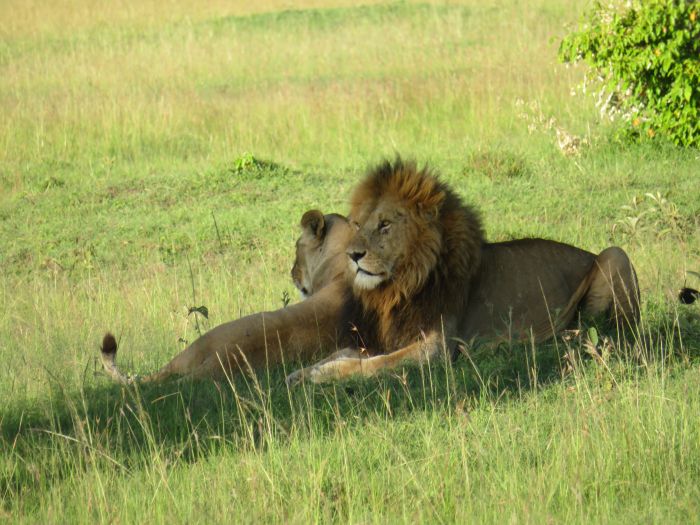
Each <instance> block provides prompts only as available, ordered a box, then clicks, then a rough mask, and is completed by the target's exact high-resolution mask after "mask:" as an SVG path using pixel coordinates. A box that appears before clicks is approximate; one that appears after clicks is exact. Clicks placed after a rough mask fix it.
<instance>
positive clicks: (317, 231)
mask: <svg viewBox="0 0 700 525" xmlns="http://www.w3.org/2000/svg"><path fill="white" fill-rule="evenodd" d="M301 227H302V229H304V230H306V231H307V232H309V233H310V234H311V235H313V236H314V237H316V238H317V239H321V238H322V237H323V236H324V235H325V233H326V231H325V230H326V223H325V220H324V219H323V213H321V212H320V211H318V210H309V211H307V212H306V213H305V214H304V215H303V216H302V218H301Z"/></svg>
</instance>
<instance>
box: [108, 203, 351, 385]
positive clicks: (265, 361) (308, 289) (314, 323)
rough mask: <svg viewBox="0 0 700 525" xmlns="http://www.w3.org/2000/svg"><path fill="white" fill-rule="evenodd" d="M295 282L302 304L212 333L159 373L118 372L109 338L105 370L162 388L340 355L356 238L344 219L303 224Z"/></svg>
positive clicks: (307, 217) (309, 215)
mask: <svg viewBox="0 0 700 525" xmlns="http://www.w3.org/2000/svg"><path fill="white" fill-rule="evenodd" d="M301 230H302V233H301V237H300V238H299V240H298V241H297V247H296V248H297V249H296V261H295V263H294V267H293V268H292V279H293V280H294V284H295V285H296V286H297V288H299V290H300V291H301V293H302V295H303V296H304V297H308V299H306V300H305V301H302V302H301V303H298V304H294V305H291V306H288V307H286V308H282V309H280V310H276V311H273V312H262V313H257V314H253V315H249V316H247V317H243V318H241V319H238V320H236V321H231V322H228V323H224V324H222V325H219V326H217V327H216V328H213V329H212V330H210V331H209V332H207V333H206V334H204V335H203V336H201V337H200V338H199V339H197V340H196V341H194V342H193V343H192V344H191V345H190V346H188V347H187V348H186V349H185V350H183V351H182V352H180V353H179V354H178V355H177V356H175V357H174V358H173V359H172V360H171V361H170V362H169V363H168V364H166V365H165V366H164V367H163V368H161V369H160V370H158V371H157V372H155V373H153V374H150V375H146V376H142V377H137V376H127V375H126V374H124V373H122V372H121V371H120V370H119V369H118V368H117V366H116V362H115V360H116V354H117V342H116V340H115V338H114V336H113V335H112V334H110V333H107V334H106V335H105V336H104V339H103V341H102V352H101V356H102V365H103V367H104V369H105V370H106V371H107V373H108V374H109V376H110V377H111V378H112V379H114V380H115V381H118V382H120V383H131V382H134V381H138V382H139V383H150V382H161V381H164V380H166V379H170V378H172V377H174V376H180V377H188V378H214V379H217V378H223V376H224V375H225V374H229V373H231V372H237V371H239V370H240V369H245V368H248V367H251V368H259V367H262V366H264V365H274V364H278V363H281V362H282V360H283V359H286V360H296V359H303V360H306V361H309V360H310V359H311V358H312V357H313V356H314V355H327V354H329V353H330V352H332V351H333V350H336V349H337V348H338V347H337V346H336V343H337V340H338V337H337V332H336V331H337V328H338V327H339V326H340V324H341V323H340V313H341V311H342V307H341V306H342V304H343V302H344V298H345V294H346V293H347V291H348V287H347V284H346V279H345V273H346V271H347V263H346V255H345V247H346V246H347V243H348V240H349V238H350V236H351V235H352V229H351V228H350V226H349V224H348V222H347V220H346V219H345V217H343V216H341V215H336V214H328V215H323V214H322V213H321V212H320V211H318V210H310V211H308V212H306V213H305V214H304V215H303V217H302V218H301Z"/></svg>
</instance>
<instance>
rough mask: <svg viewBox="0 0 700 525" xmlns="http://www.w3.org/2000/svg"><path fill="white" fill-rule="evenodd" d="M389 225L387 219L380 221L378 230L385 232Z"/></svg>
mask: <svg viewBox="0 0 700 525" xmlns="http://www.w3.org/2000/svg"><path fill="white" fill-rule="evenodd" d="M390 227H391V223H390V222H389V221H386V220H385V221H380V222H379V231H380V232H382V233H386V232H388V231H389V228H390Z"/></svg>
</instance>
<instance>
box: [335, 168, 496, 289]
mask: <svg viewBox="0 0 700 525" xmlns="http://www.w3.org/2000/svg"><path fill="white" fill-rule="evenodd" d="M349 219H350V224H351V225H352V227H353V228H354V230H355V235H354V236H353V238H352V239H351V241H350V243H349V244H348V247H347V250H346V253H347V257H348V264H349V269H350V273H351V280H352V286H353V290H354V291H355V293H356V295H363V294H366V293H368V292H369V293H375V292H374V291H376V293H382V294H384V295H387V294H388V295H389V296H393V297H395V300H394V302H396V301H398V300H400V298H403V299H407V298H410V297H412V296H413V295H414V294H415V293H417V292H418V291H419V290H420V289H421V288H422V287H423V286H424V284H425V283H426V281H427V280H428V279H429V278H431V276H435V277H436V278H441V279H442V280H443V281H444V280H448V281H449V280H450V279H452V280H456V279H461V278H468V277H469V276H470V275H471V274H472V273H473V271H475V269H476V267H477V264H478V257H479V254H480V248H481V243H482V241H483V233H482V230H481V223H480V221H479V219H478V217H477V215H476V213H475V212H474V211H473V210H472V209H471V208H469V207H467V206H465V205H463V204H462V202H461V201H460V199H459V198H458V197H457V196H456V195H455V194H454V193H453V192H452V191H451V190H450V189H449V188H448V187H447V186H445V185H444V184H442V183H441V182H440V181H439V180H438V179H437V178H436V177H435V176H433V175H432V174H431V173H430V172H429V171H428V170H427V169H422V170H418V169H417V168H416V165H415V164H414V163H404V162H402V161H401V160H400V159H397V160H396V161H395V162H394V163H393V164H392V163H389V162H385V163H383V164H381V165H379V166H378V167H377V168H375V169H374V170H372V171H370V173H369V174H368V175H367V177H366V178H365V179H364V180H363V181H362V182H361V183H360V184H359V185H358V186H357V188H356V189H355V191H354V193H353V195H352V199H351V211H350V217H349Z"/></svg>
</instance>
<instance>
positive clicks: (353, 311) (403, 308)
mask: <svg viewBox="0 0 700 525" xmlns="http://www.w3.org/2000/svg"><path fill="white" fill-rule="evenodd" d="M349 219H350V221H351V224H352V226H353V228H354V230H355V234H354V236H353V237H352V239H351V240H350V242H349V243H348V245H347V249H346V253H347V264H348V272H349V274H348V277H347V279H348V286H350V287H351V289H352V293H351V294H348V295H347V300H346V301H345V304H344V305H343V314H342V317H341V326H340V329H341V330H345V334H343V337H346V336H347V337H351V338H352V342H351V344H350V345H348V346H347V347H346V348H344V349H343V350H341V351H339V352H337V353H336V354H334V355H332V356H331V357H329V358H326V359H324V360H323V361H321V362H320V363H317V364H316V365H314V366H311V367H309V368H305V369H302V370H299V371H297V372H294V373H293V374H291V375H290V376H289V377H288V378H287V381H288V383H290V384H293V383H296V382H298V381H300V380H304V379H308V380H311V381H314V382H324V381H328V380H333V379H338V378H343V377H346V376H349V375H351V374H361V375H364V376H371V375H373V374H375V373H376V372H377V371H378V370H381V369H384V368H387V367H392V366H395V365H396V364H397V363H399V362H401V361H403V360H405V359H410V360H414V361H424V360H427V359H429V358H431V357H433V356H436V355H438V354H439V353H440V352H441V350H443V349H445V350H451V349H452V347H454V346H455V345H456V344H457V341H460V340H461V341H475V340H476V341H478V340H481V341H488V342H499V341H505V340H516V341H517V340H533V341H542V340H544V339H547V338H549V337H551V336H552V335H554V334H556V333H557V332H559V331H560V330H561V329H563V328H565V327H566V326H567V325H569V324H570V323H571V321H572V320H573V318H574V316H575V315H576V313H577V312H578V311H579V310H581V311H582V312H583V313H586V314H602V313H606V314H607V315H608V316H609V317H610V318H611V319H612V320H613V321H614V322H617V323H618V324H619V325H621V326H627V325H634V324H635V323H636V322H637V320H638V317H639V291H638V286H637V278H636V274H635V271H634V268H633V267H632V264H631V263H630V261H629V259H628V257H627V255H626V254H625V252H624V251H623V250H622V249H620V248H617V247H611V248H607V249H605V250H603V251H602V252H601V253H600V254H599V255H597V256H596V255H594V254H593V253H590V252H587V251H585V250H582V249H580V248H576V247H574V246H570V245H567V244H562V243H559V242H555V241H549V240H543V239H520V240H514V241H508V242H500V243H488V242H486V240H485V238H484V232H483V229H482V225H481V221H480V219H479V216H478V214H477V213H476V212H475V211H474V210H473V209H472V208H471V207H469V206H466V205H465V204H463V203H462V201H461V199H460V198H459V197H458V196H457V195H456V194H455V193H454V192H453V191H452V190H451V189H450V188H449V187H447V186H446V185H445V184H443V183H441V182H440V181H439V180H438V179H437V178H436V177H435V176H434V175H433V174H431V173H430V171H429V170H428V169H422V170H418V169H417V168H416V165H415V164H413V163H404V162H402V161H401V160H398V159H397V161H396V162H394V163H393V164H392V163H389V162H385V163H383V164H381V165H380V166H378V167H377V168H376V169H373V170H371V171H370V172H369V174H368V175H367V177H366V178H365V179H364V180H363V181H362V182H361V183H360V184H359V185H358V186H357V188H356V189H355V190H354V193H353V195H352V199H351V211H350V216H349ZM350 327H352V330H350V329H349V328H350Z"/></svg>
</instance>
